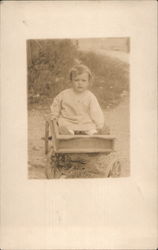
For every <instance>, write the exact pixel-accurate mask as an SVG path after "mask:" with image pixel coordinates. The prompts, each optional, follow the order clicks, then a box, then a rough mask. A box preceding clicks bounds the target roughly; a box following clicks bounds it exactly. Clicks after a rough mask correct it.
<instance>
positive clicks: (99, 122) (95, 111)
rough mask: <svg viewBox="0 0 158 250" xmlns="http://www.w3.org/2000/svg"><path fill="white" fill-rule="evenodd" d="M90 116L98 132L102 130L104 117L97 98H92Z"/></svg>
mask: <svg viewBox="0 0 158 250" xmlns="http://www.w3.org/2000/svg"><path fill="white" fill-rule="evenodd" d="M90 115H91V118H92V120H93V122H94V123H95V124H96V128H97V129H98V130H100V129H102V128H103V126H104V115H103V112H102V110H101V107H100V105H99V103H98V101H97V98H96V97H95V96H92V99H91V102H90Z"/></svg>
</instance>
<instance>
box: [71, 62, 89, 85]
mask: <svg viewBox="0 0 158 250" xmlns="http://www.w3.org/2000/svg"><path fill="white" fill-rule="evenodd" d="M85 72H86V73H88V76H89V80H91V79H92V73H91V71H90V69H89V68H88V67H87V66H86V65H84V64H76V65H74V66H73V67H72V68H71V70H70V73H69V75H70V80H71V81H72V79H73V77H75V76H77V75H80V74H83V73H85Z"/></svg>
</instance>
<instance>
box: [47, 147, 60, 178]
mask: <svg viewBox="0 0 158 250" xmlns="http://www.w3.org/2000/svg"><path fill="white" fill-rule="evenodd" d="M58 165H59V155H58V154H55V153H54V151H53V149H51V150H50V152H49V153H48V154H47V164H46V169H45V175H46V177H47V179H54V178H59V177H60V176H61V172H60V171H59V169H58Z"/></svg>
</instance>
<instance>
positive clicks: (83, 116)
mask: <svg viewBox="0 0 158 250" xmlns="http://www.w3.org/2000/svg"><path fill="white" fill-rule="evenodd" d="M129 54H130V38H129V37H112V38H111V37H104V38H79V39H29V40H27V96H28V103H27V107H28V178H29V179H54V178H55V179H58V178H59V179H61V178H109V177H112V178H113V177H128V176H130V160H129V159H130V155H129V151H130V149H129V144H130V127H129V122H130V120H129V117H130V114H129V109H130V107H129V99H130V81H129V79H130V73H129V72H130V70H129Z"/></svg>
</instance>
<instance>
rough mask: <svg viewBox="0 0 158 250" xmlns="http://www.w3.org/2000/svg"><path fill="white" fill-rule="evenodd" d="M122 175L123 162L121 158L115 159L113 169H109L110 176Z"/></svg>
mask: <svg viewBox="0 0 158 250" xmlns="http://www.w3.org/2000/svg"><path fill="white" fill-rule="evenodd" d="M120 175H121V162H120V161H119V160H114V161H113V162H112V163H111V169H110V171H109V174H108V177H119V176H120Z"/></svg>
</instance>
